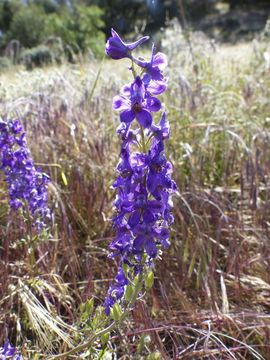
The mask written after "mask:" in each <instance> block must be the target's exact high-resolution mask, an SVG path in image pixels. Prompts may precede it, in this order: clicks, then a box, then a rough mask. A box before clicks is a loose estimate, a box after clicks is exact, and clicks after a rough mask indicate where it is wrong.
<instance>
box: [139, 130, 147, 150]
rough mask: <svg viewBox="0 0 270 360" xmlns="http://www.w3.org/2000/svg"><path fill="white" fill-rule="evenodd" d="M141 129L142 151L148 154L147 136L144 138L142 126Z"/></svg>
mask: <svg viewBox="0 0 270 360" xmlns="http://www.w3.org/2000/svg"><path fill="white" fill-rule="evenodd" d="M140 129H141V137H142V150H143V152H144V153H145V154H146V152H147V150H146V142H145V136H144V131H143V127H142V125H140Z"/></svg>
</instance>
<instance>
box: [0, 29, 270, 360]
mask: <svg viewBox="0 0 270 360" xmlns="http://www.w3.org/2000/svg"><path fill="white" fill-rule="evenodd" d="M190 44H191V48H190V47H189V46H188V45H187V43H186V42H185V40H184V38H183V37H181V36H180V35H179V34H177V37H173V38H168V39H167V42H164V47H165V49H164V51H166V53H167V54H168V56H169V69H168V73H167V75H168V77H169V88H168V91H167V93H166V95H163V99H162V100H163V102H164V104H165V106H166V109H167V113H168V119H169V121H170V123H171V138H170V141H169V142H168V143H167V147H166V152H167V155H168V158H169V159H170V160H171V161H172V162H173V165H174V179H175V180H176V181H177V184H178V187H179V193H178V194H177V195H176V196H175V197H174V215H175V224H174V226H173V229H172V238H171V247H170V249H169V250H168V251H167V252H166V253H164V254H163V258H162V260H160V261H158V262H157V263H156V269H155V275H156V277H155V281H154V287H153V288H152V290H151V291H150V293H149V294H147V295H146V296H145V297H144V298H143V299H141V300H139V301H138V302H137V305H136V308H135V309H134V311H132V313H131V314H130V317H129V320H128V321H126V323H125V325H124V326H123V327H122V328H120V329H119V330H118V331H117V332H114V333H113V334H112V337H111V339H110V340H109V343H108V349H109V351H111V353H116V354H117V358H119V359H149V360H150V359H178V358H181V359H268V358H269V357H270V346H269V343H270V338H269V334H270V316H269V315H268V313H269V307H270V276H269V269H270V246H269V215H270V205H269V197H270V190H269V189H270V187H269V185H270V184H269V175H270V160H269V159H270V156H269V155H270V145H269V144H270V142H269V139H270V118H269V116H270V115H269V114H270V102H269V97H270V78H269V72H270V67H269V64H267V56H266V55H265V53H266V52H268V54H270V49H269V47H268V48H267V44H266V43H261V42H257V43H246V44H239V45H235V46H221V47H219V46H216V45H215V46H214V45H213V44H211V43H210V42H209V41H208V40H207V39H205V38H203V37H201V36H199V35H196V34H194V35H192V36H191V42H190ZM127 65H128V62H126V63H125V61H124V62H123V63H121V64H120V65H119V62H114V61H112V60H111V61H109V60H105V62H104V65H103V67H102V69H101V73H100V76H99V78H98V79H96V74H97V72H98V69H99V67H100V63H95V62H91V63H89V64H83V65H63V66H61V67H59V68H56V67H52V68H46V69H36V70H34V71H32V72H26V71H23V70H21V69H17V71H12V72H9V73H7V74H3V75H1V77H0V110H1V114H2V116H3V117H5V116H7V117H20V118H21V119H22V121H23V123H24V125H25V128H26V131H27V137H28V143H29V147H30V148H31V151H32V155H33V157H34V159H35V161H36V162H37V163H39V164H40V166H41V167H42V168H44V170H46V171H47V172H49V174H50V176H51V179H52V184H51V186H50V189H49V190H50V206H51V207H52V209H53V210H54V216H55V219H54V226H53V230H52V237H50V238H44V239H42V240H40V241H39V242H38V243H35V244H29V241H28V240H27V239H25V231H26V229H25V224H23V223H22V221H21V220H20V218H19V217H18V216H16V215H14V214H13V213H11V212H10V211H9V210H8V207H7V199H6V195H5V191H4V187H2V186H1V192H0V201H1V205H2V206H1V210H0V215H1V216H0V234H1V242H0V245H1V247H0V254H1V258H0V261H1V264H0V266H1V271H0V282H1V284H2V286H1V287H0V299H1V300H0V310H1V311H0V343H2V342H3V341H4V339H5V336H6V331H8V334H9V337H10V339H11V340H12V342H13V343H14V344H15V343H17V344H18V345H23V352H24V354H25V356H26V358H29V359H42V358H45V359H46V358H48V354H50V353H55V354H59V353H62V352H65V351H66V350H68V348H69V346H70V345H71V344H73V345H75V344H78V343H79V342H81V341H85V340H86V339H87V338H88V337H89V334H91V326H92V325H93V324H91V321H90V320H89V318H90V313H91V312H92V308H91V311H90V310H89V306H88V308H87V306H86V307H85V306H82V305H81V304H82V303H86V302H87V300H88V299H90V298H91V297H93V298H94V307H97V306H98V305H99V304H102V301H103V299H104V296H105V293H106V290H107V288H108V285H109V283H110V281H111V280H112V279H113V277H114V273H115V270H116V264H115V263H114V261H113V260H109V259H107V255H108V244H109V242H110V241H111V238H112V236H113V232H112V229H111V223H110V218H111V216H112V214H113V209H112V201H113V198H114V192H113V191H112V190H111V188H110V186H111V184H112V182H113V180H114V178H115V174H114V168H115V166H116V164H117V162H118V156H119V142H118V139H117V136H116V134H115V129H116V127H117V125H118V122H119V119H118V114H116V113H113V111H112V109H111V101H112V98H113V96H114V95H115V94H117V93H118V91H119V89H120V88H121V86H122V85H123V83H124V82H125V81H126V80H127V76H126V69H125V66H127ZM96 80H97V81H96ZM1 184H3V182H2V183H1ZM30 250H31V251H32V254H34V260H35V262H36V263H33V256H30V255H29V252H30V253H31V251H30ZM91 306H92V305H91ZM101 348H102V346H101V347H100V344H98V343H97V344H96V347H95V349H92V351H93V354H97V353H98V351H99V350H100V349H101ZM98 349H99V350H98ZM89 354H90V353H89ZM89 354H88V355H87V353H84V357H81V358H91V356H92V358H95V357H94V355H89ZM125 354H129V355H125ZM27 356H28V357H27ZM73 358H74V359H78V356H76V355H75V356H74V357H72V356H71V357H70V359H73ZM100 358H102V352H100ZM103 358H105V357H103Z"/></svg>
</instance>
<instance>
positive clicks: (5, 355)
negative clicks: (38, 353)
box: [0, 341, 23, 360]
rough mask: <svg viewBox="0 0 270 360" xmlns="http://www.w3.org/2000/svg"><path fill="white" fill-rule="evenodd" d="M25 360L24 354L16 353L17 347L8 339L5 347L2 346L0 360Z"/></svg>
mask: <svg viewBox="0 0 270 360" xmlns="http://www.w3.org/2000/svg"><path fill="white" fill-rule="evenodd" d="M6 359H10V360H23V357H22V355H19V354H16V348H15V347H13V346H12V345H10V343H9V342H8V341H6V342H5V344H4V346H3V347H0V360H6Z"/></svg>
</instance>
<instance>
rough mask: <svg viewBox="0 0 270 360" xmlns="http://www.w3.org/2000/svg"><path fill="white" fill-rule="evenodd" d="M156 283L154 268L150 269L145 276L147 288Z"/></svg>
mask: <svg viewBox="0 0 270 360" xmlns="http://www.w3.org/2000/svg"><path fill="white" fill-rule="evenodd" d="M153 283H154V273H153V271H152V270H150V271H148V273H147V274H146V277H145V287H146V289H147V290H149V289H151V287H152V286H153Z"/></svg>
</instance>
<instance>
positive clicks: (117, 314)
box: [111, 303, 122, 322]
mask: <svg viewBox="0 0 270 360" xmlns="http://www.w3.org/2000/svg"><path fill="white" fill-rule="evenodd" d="M111 315H112V318H113V320H114V321H116V322H117V321H119V320H120V318H121V316H122V310H121V308H120V306H119V304H118V303H115V304H114V307H113V308H112V311H111Z"/></svg>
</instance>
